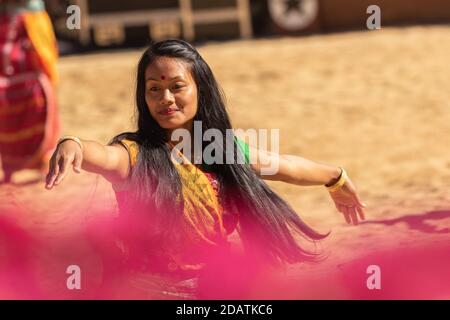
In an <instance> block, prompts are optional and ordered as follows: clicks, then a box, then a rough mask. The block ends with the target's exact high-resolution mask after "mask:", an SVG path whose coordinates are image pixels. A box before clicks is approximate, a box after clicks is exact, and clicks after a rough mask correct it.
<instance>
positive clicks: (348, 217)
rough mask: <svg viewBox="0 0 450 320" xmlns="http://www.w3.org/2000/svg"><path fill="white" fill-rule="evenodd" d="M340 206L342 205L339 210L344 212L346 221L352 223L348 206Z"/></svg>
mask: <svg viewBox="0 0 450 320" xmlns="http://www.w3.org/2000/svg"><path fill="white" fill-rule="evenodd" d="M339 207H340V209H339V211H341V212H342V214H343V215H344V218H345V221H346V222H347V223H348V224H351V221H350V215H349V213H348V210H347V207H346V206H339Z"/></svg>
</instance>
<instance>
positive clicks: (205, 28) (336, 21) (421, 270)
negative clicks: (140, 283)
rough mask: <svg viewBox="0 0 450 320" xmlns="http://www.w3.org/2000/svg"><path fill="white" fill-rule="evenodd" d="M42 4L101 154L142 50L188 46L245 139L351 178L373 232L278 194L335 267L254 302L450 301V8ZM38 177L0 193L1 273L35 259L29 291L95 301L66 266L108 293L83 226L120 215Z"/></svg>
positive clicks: (70, 95)
mask: <svg viewBox="0 0 450 320" xmlns="http://www.w3.org/2000/svg"><path fill="white" fill-rule="evenodd" d="M71 4H76V5H78V6H79V8H81V20H80V23H81V29H74V30H69V29H68V28H67V24H66V23H67V18H68V17H69V16H70V14H68V13H67V8H68V6H69V5H71ZM46 5H47V6H46V7H47V12H48V13H49V15H50V17H51V20H52V23H53V27H54V30H55V33H56V35H57V39H58V44H59V48H60V53H61V55H62V57H60V59H59V61H58V64H57V69H58V73H59V82H58V85H57V87H56V96H57V102H58V108H59V117H60V119H61V134H62V135H65V134H70V135H76V136H79V137H81V138H84V139H91V140H96V141H99V142H102V143H107V142H108V141H109V139H110V138H111V137H113V136H114V135H116V134H117V133H119V132H123V131H126V130H133V129H134V123H133V119H134V118H133V116H134V109H133V107H134V90H135V87H134V85H135V71H136V65H137V62H138V59H139V57H140V55H141V53H142V51H143V48H144V47H145V45H146V44H147V43H148V42H149V41H150V40H161V39H164V38H168V37H180V38H184V39H186V40H189V41H192V42H193V43H194V44H195V45H196V46H197V48H198V49H199V51H200V53H201V54H202V56H203V57H204V58H205V60H206V61H207V62H208V63H209V65H210V66H211V68H212V70H213V72H214V73H215V75H216V77H217V79H218V81H219V83H220V84H221V86H222V87H223V89H224V91H225V94H226V97H227V104H228V110H229V113H230V115H231V119H232V122H233V125H234V127H235V128H243V129H247V128H268V129H270V128H277V129H280V152H281V153H286V154H294V155H300V156H303V157H306V158H309V159H312V160H316V161H319V162H324V163H329V164H334V165H341V166H343V167H345V168H346V169H347V171H348V173H349V175H350V177H351V178H352V179H353V181H354V182H355V184H356V187H357V188H358V190H359V193H360V195H361V198H362V199H363V201H365V202H366V203H367V204H368V208H367V218H368V219H367V222H365V223H363V224H361V225H360V226H358V227H352V226H347V225H346V224H345V222H344V219H343V217H342V216H341V215H340V214H339V213H338V212H337V211H336V210H335V208H334V206H333V204H332V201H331V199H330V198H329V196H328V194H327V192H326V190H325V189H324V188H323V187H319V186H318V187H299V186H293V185H288V184H283V183H277V182H270V185H271V186H272V187H273V188H274V189H275V190H276V191H277V192H278V193H279V194H280V195H281V196H282V197H284V198H285V199H287V200H288V201H289V203H290V204H291V205H292V206H293V207H294V208H295V209H296V210H297V212H299V214H300V215H301V216H302V218H303V219H304V220H305V221H306V222H307V223H309V224H310V225H312V226H313V227H315V228H316V229H317V230H319V231H321V232H327V231H330V230H331V231H332V233H331V235H330V237H328V238H327V239H326V240H325V241H323V242H322V243H321V244H320V246H319V249H320V250H323V251H324V252H326V253H327V254H328V259H327V260H326V261H325V262H323V263H321V264H320V265H319V266H308V265H306V266H304V265H301V266H291V267H290V268H289V270H288V271H289V277H290V278H289V279H294V280H295V281H287V280H285V279H286V278H285V277H284V276H283V277H281V276H280V278H277V279H276V281H275V280H274V281H273V283H272V286H269V287H265V289H267V288H270V289H271V290H268V289H267V290H264V288H261V287H259V288H255V293H254V297H256V298H261V297H264V298H265V297H269V298H273V297H276V298H293V299H300V298H338V299H339V298H368V299H378V298H400V299H403V298H406V299H409V298H419V299H420V298H432V299H434V298H437V299H442V298H444V299H449V298H450V287H449V283H450V281H447V280H449V278H450V273H449V272H448V270H450V269H449V268H448V267H450V257H449V252H450V250H448V244H449V243H450V242H449V241H450V192H449V190H450V182H449V181H450V148H449V146H450V139H449V137H450V90H449V80H450V63H449V58H450V25H449V23H450V1H447V0H428V1H422V0H385V1H376V0H367V1H366V0H302V1H300V0H298V1H288V0H286V1H285V0H236V1H226V0H217V1H206V0H202V1H201V0H191V1H189V0H179V1H177V0H151V1H142V0H140V1H138V0H127V1H111V0H108V1H106V0H94V1H88V0H79V1H48V2H47V3H46ZM369 5H378V6H379V7H380V9H381V29H380V30H371V31H369V30H368V29H367V26H366V21H367V19H368V17H369V16H370V14H368V13H367V12H366V11H367V8H368V6H369ZM30 175H32V174H31V173H29V172H25V171H24V172H19V173H18V174H17V175H16V177H15V179H16V183H13V184H6V185H0V213H1V217H2V218H3V219H10V218H11V219H13V220H11V221H13V222H10V221H9V220H5V221H8V223H6V222H3V227H2V225H1V224H0V227H2V228H3V229H2V230H3V233H0V247H2V249H3V250H0V252H2V254H4V256H3V257H6V258H5V259H2V260H0V270H6V271H4V272H3V275H4V276H5V277H6V275H5V274H7V273H5V272H7V271H8V270H10V265H8V264H5V261H27V262H26V263H27V264H29V265H30V266H32V268H31V269H32V272H31V273H28V278H27V279H28V280H29V279H31V280H29V281H34V283H36V288H35V290H36V292H38V293H39V294H41V296H43V297H58V298H86V297H87V298H90V297H92V295H91V293H90V292H89V291H68V290H67V288H66V287H65V279H66V277H67V275H66V274H65V268H66V266H67V265H70V264H74V263H76V264H78V265H80V266H81V267H82V270H87V271H86V273H85V278H84V279H85V280H84V281H85V282H84V286H85V288H87V287H91V288H95V287H96V286H98V285H99V275H100V274H101V272H102V271H101V270H102V269H101V266H100V265H99V261H98V258H97V257H96V256H95V254H94V252H93V250H92V248H91V247H90V246H89V243H88V242H87V240H86V239H84V238H83V237H84V236H83V226H84V225H85V224H86V221H89V220H90V219H92V218H94V216H98V215H103V216H108V215H111V214H112V213H111V212H114V210H115V200H114V194H113V192H112V190H111V187H110V186H109V184H108V183H107V182H106V181H105V180H103V178H101V177H98V176H95V175H92V174H88V173H85V172H83V173H82V174H80V175H75V174H70V175H69V176H68V178H67V179H66V180H65V181H64V182H63V183H62V185H61V186H60V187H58V188H56V190H53V191H51V192H48V191H46V190H45V189H44V184H43V181H42V180H39V181H34V182H27V181H29V180H28V179H29V176H30ZM8 212H9V213H11V212H15V214H14V215H12V214H8ZM100 213H101V214H100ZM0 222H1V221H0ZM12 225H14V228H13V227H11V226H12ZM7 230H9V231H7ZM17 230H22V231H24V232H25V234H26V233H27V232H28V233H29V234H31V235H33V237H35V238H36V239H39V241H37V240H33V239H34V238H33V239H28V238H26V239H25V238H21V239H22V240H23V239H25V240H23V243H25V245H23V246H21V243H22V242H20V241H15V240H14V239H17V238H18V237H19V238H20V237H21V236H19V234H20V233H18V231H17ZM16 231H17V232H16ZM24 237H25V236H24ZM11 239H13V240H11ZM27 239H28V240H27ZM37 243H39V247H38V246H37V245H36V244H37ZM8 248H9V249H8ZM5 252H9V253H8V254H9V255H10V256H7V255H6V253H5ZM17 252H20V253H21V256H15V255H14V253H17ZM403 253H404V254H403ZM11 255H12V257H14V259H16V260H14V259H13V258H11ZM405 255H406V258H405ZM8 257H9V258H8ZM437 262H439V266H438V263H437ZM368 264H378V265H380V266H381V267H382V268H381V269H382V272H384V275H385V276H386V278H385V279H386V282H384V283H383V286H384V287H383V288H384V290H381V291H368V290H367V288H366V283H365V277H366V276H367V275H366V273H365V266H366V265H368ZM443 267H445V268H446V269H445V268H443ZM1 268H4V269H1ZM383 268H384V269H383ZM445 270H446V271H445ZM356 272H359V273H358V274H357V275H356V274H355V273H356ZM355 279H356V280H355ZM411 279H414V280H411ZM28 280H27V281H28ZM389 281H391V282H389ZM25 287H26V285H25ZM11 288H17V286H15V285H14V283H12V284H11V286H10V287H5V286H3V290H0V297H6V298H8V297H24V296H26V295H24V294H23V292H21V291H20V290H19V291H17V290H16V291H14V289H11ZM312 288H314V289H312ZM140 297H145V293H141V296H140Z"/></svg>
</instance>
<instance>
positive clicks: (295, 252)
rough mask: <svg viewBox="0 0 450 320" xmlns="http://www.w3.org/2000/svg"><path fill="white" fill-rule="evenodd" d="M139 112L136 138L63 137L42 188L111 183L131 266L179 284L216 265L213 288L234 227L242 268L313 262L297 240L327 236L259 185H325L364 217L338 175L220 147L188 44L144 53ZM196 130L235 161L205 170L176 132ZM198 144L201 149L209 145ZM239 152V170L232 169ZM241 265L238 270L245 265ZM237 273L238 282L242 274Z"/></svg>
mask: <svg viewBox="0 0 450 320" xmlns="http://www.w3.org/2000/svg"><path fill="white" fill-rule="evenodd" d="M136 105H137V113H138V119H137V128H138V129H137V131H136V132H133V133H123V134H120V135H118V136H116V137H115V138H113V139H112V141H111V143H110V144H108V145H107V146H104V145H102V144H100V143H97V142H94V141H88V140H80V139H78V138H76V137H65V138H63V139H61V141H60V143H59V145H58V147H57V149H56V151H55V152H54V154H53V157H52V159H51V161H50V170H49V173H48V176H47V181H46V187H47V188H48V189H52V188H53V187H54V186H57V185H59V184H60V183H61V181H62V180H63V179H64V178H65V177H66V176H67V174H68V172H69V169H71V168H73V170H74V171H75V172H80V170H81V169H84V170H87V171H90V172H94V173H98V174H100V175H102V176H104V177H105V178H106V179H107V180H109V181H110V182H111V183H112V186H113V188H114V190H115V192H116V197H117V201H118V205H119V209H120V215H119V219H118V220H120V221H121V223H120V224H118V225H120V227H117V229H116V231H117V232H118V235H119V237H120V238H121V239H122V240H123V244H124V247H126V250H125V251H126V252H127V257H128V258H129V259H131V260H132V261H133V262H134V263H135V264H134V265H135V266H136V265H140V266H141V267H142V265H144V266H145V268H147V269H148V270H151V271H153V272H157V273H161V274H172V275H175V274H176V275H178V276H180V277H179V278H177V279H193V278H195V277H196V275H198V274H200V273H202V272H203V270H207V269H208V266H214V267H210V269H209V270H214V272H209V273H203V274H208V275H209V276H205V277H204V278H205V279H210V280H211V279H212V278H213V280H212V282H214V281H215V280H214V279H216V280H217V279H218V278H221V276H223V273H222V272H221V271H224V270H230V269H232V268H233V267H232V266H231V265H230V263H229V262H230V261H231V260H232V259H231V258H230V257H231V256H229V255H227V253H228V252H229V251H227V250H228V248H229V246H228V241H227V236H228V235H229V234H230V233H232V232H233V231H234V230H235V229H236V230H237V231H238V234H239V236H240V239H241V240H242V243H243V246H244V248H245V249H246V250H245V255H246V256H247V257H251V259H247V261H258V262H262V261H264V262H268V263H270V262H281V263H282V262H287V263H294V262H300V261H309V260H314V259H316V258H317V257H318V254H316V253H314V252H310V251H309V250H306V249H305V248H303V247H302V246H300V245H299V240H300V238H303V239H306V240H312V241H315V240H319V239H322V238H324V237H325V236H326V235H322V234H319V233H317V232H316V231H314V230H313V229H311V228H310V227H309V226H307V225H306V224H305V223H304V222H303V221H302V220H301V218H300V217H299V216H298V214H297V213H296V212H295V211H294V210H293V209H292V208H291V207H290V206H289V205H288V204H287V203H286V202H285V201H284V200H282V199H281V198H280V197H279V196H278V195H277V194H276V193H275V192H273V191H272V190H271V189H270V188H269V187H268V185H267V184H266V183H265V182H264V181H263V180H262V179H270V180H279V181H284V182H288V183H293V184H297V185H326V186H327V187H328V189H329V191H330V196H331V198H332V199H333V201H334V202H335V204H336V207H337V208H338V210H339V211H341V212H342V213H343V214H344V217H345V220H346V221H347V223H353V224H357V223H358V220H359V219H364V211H363V207H365V205H364V204H363V203H362V202H361V200H360V199H359V197H358V195H357V193H356V191H355V187H354V185H353V183H352V182H351V180H350V179H349V178H348V177H347V176H346V173H345V170H344V169H342V168H339V167H335V166H332V165H326V164H320V163H317V162H314V161H310V160H307V159H305V158H302V157H298V156H292V155H279V154H275V153H272V152H267V151H263V150H258V149H256V148H253V147H250V146H248V145H247V144H246V143H245V142H243V141H242V140H240V139H238V138H234V141H233V140H232V141H233V142H232V143H231V147H230V144H229V143H228V144H227V143H226V141H225V137H226V136H227V134H226V132H227V130H228V131H229V130H230V129H232V126H231V122H230V119H229V116H228V114H227V112H226V109H225V104H224V100H223V97H222V93H221V91H220V89H219V86H218V84H217V82H216V80H215V77H214V75H213V73H212V71H211V69H210V68H209V66H208V65H207V63H206V62H205V61H204V60H203V58H202V57H201V56H200V54H199V53H198V52H197V51H196V49H195V48H194V47H193V46H192V45H190V44H189V43H187V42H185V41H182V40H166V41H162V42H158V43H153V44H152V45H151V46H150V47H149V48H148V49H147V50H146V51H145V52H144V54H143V55H142V58H141V60H140V61H139V65H138V70H137V88H136ZM196 121H199V122H196ZM194 122H195V123H200V125H201V128H202V130H203V132H205V131H206V130H208V129H216V130H218V131H220V132H221V133H222V136H223V137H224V138H223V139H224V140H223V141H214V142H213V143H216V146H217V147H218V149H216V150H219V151H218V152H219V153H222V155H223V159H225V158H226V155H227V153H228V154H229V153H231V154H232V155H233V157H234V160H235V161H233V163H230V164H228V163H226V164H217V163H215V164H209V165H207V164H205V163H204V162H203V163H197V162H198V161H195V159H193V157H189V154H188V153H186V154H184V153H183V152H181V150H180V149H179V148H178V145H175V144H176V142H177V141H174V140H173V139H172V138H173V137H172V134H173V133H175V132H176V130H177V129H185V130H187V131H188V132H190V133H192V134H191V137H190V138H187V139H192V137H193V136H195V133H193V129H194ZM185 139H186V138H185ZM183 140H184V139H183ZM186 142H189V141H183V143H186ZM197 142H198V141H197ZM195 143H196V141H192V144H191V145H193V144H195ZM200 143H201V147H202V150H203V151H205V149H206V147H207V145H208V144H210V143H209V142H208V143H207V142H204V141H201V142H200ZM187 145H188V144H187ZM242 154H244V155H243V157H242V158H245V160H246V161H245V163H242V162H239V161H238V160H239V156H242ZM177 156H178V157H179V158H178V160H177V159H176V157H177ZM179 159H182V160H183V161H182V162H180V161H179ZM270 161H273V162H276V163H278V164H279V167H278V171H277V172H276V173H275V174H273V175H262V171H263V164H265V163H268V162H270ZM137 248H140V249H137ZM130 257H134V260H133V258H130ZM224 257H226V258H224ZM131 260H130V261H131ZM238 267H239V268H241V269H240V270H243V267H244V265H240V266H238ZM218 270H221V271H218ZM235 271H236V272H235V273H234V275H235V276H236V275H237V274H238V273H239V270H235ZM212 274H215V275H216V276H217V277H215V276H211V275H212ZM240 279H241V280H242V277H241V278H240Z"/></svg>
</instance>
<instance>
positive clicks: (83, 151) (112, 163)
mask: <svg viewBox="0 0 450 320" xmlns="http://www.w3.org/2000/svg"><path fill="white" fill-rule="evenodd" d="M81 143H82V146H83V148H81V147H80V145H79V144H78V143H77V142H75V141H73V140H65V141H64V142H62V143H60V144H59V145H58V147H57V148H56V150H55V152H54V153H53V155H52V158H51V159H50V166H49V172H48V174H47V178H46V188H47V189H49V190H50V189H52V188H53V187H54V186H57V185H59V184H60V183H61V181H62V180H63V179H64V178H65V177H66V176H67V173H68V172H69V169H71V168H73V170H74V171H75V172H77V173H79V172H80V171H81V169H84V170H86V171H89V172H93V173H97V174H100V175H102V176H103V177H105V178H106V179H107V180H108V181H110V182H111V183H112V184H121V183H123V182H125V181H126V179H127V177H128V172H129V169H130V161H129V156H128V152H127V151H126V149H125V148H124V147H122V146H120V145H112V146H104V145H102V144H100V143H98V142H95V141H88V140H81Z"/></svg>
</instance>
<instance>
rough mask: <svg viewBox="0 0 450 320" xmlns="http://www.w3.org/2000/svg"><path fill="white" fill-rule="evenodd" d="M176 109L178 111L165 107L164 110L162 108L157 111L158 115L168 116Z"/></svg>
mask: <svg viewBox="0 0 450 320" xmlns="http://www.w3.org/2000/svg"><path fill="white" fill-rule="evenodd" d="M177 111H178V109H166V110H162V111H160V112H158V113H159V114H160V115H163V116H170V115H172V114H174V113H175V112H177Z"/></svg>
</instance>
